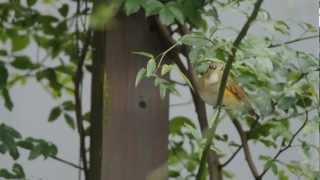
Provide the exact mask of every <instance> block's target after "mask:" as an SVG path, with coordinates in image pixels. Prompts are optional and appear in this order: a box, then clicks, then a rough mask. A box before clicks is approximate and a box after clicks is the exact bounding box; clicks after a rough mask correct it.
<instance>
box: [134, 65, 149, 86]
mask: <svg viewBox="0 0 320 180" xmlns="http://www.w3.org/2000/svg"><path fill="white" fill-rule="evenodd" d="M146 74H147V70H146V69H145V68H142V69H140V70H139V72H138V73H137V76H136V81H135V86H136V87H137V86H138V84H139V83H140V81H141V80H142V79H143V78H145V77H146Z"/></svg>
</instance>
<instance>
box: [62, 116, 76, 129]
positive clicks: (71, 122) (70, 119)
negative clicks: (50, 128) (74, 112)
mask: <svg viewBox="0 0 320 180" xmlns="http://www.w3.org/2000/svg"><path fill="white" fill-rule="evenodd" d="M64 119H65V121H66V123H67V124H68V126H69V127H70V128H71V129H75V128H76V126H75V124H74V119H73V117H71V116H70V115H69V114H66V113H65V114H64Z"/></svg>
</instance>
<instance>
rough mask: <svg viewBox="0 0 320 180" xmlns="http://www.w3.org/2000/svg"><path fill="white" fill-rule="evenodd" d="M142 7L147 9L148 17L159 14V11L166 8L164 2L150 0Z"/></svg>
mask: <svg viewBox="0 0 320 180" xmlns="http://www.w3.org/2000/svg"><path fill="white" fill-rule="evenodd" d="M142 6H143V8H144V9H145V12H146V16H151V15H155V14H158V13H159V11H160V10H161V9H162V8H163V7H164V5H163V4H162V2H160V1H158V0H148V1H146V2H145V3H143V4H142Z"/></svg>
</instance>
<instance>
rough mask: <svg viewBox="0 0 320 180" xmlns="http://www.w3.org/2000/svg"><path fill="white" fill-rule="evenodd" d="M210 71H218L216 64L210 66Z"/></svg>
mask: <svg viewBox="0 0 320 180" xmlns="http://www.w3.org/2000/svg"><path fill="white" fill-rule="evenodd" d="M209 69H212V70H215V69H217V66H216V65H215V64H210V65H209Z"/></svg>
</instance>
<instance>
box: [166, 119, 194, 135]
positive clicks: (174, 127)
mask: <svg viewBox="0 0 320 180" xmlns="http://www.w3.org/2000/svg"><path fill="white" fill-rule="evenodd" d="M187 125H188V126H191V127H193V128H195V125H194V124H193V122H192V121H191V120H190V119H189V118H187V117H184V116H177V117H174V118H173V119H171V120H170V125H169V130H170V134H179V133H180V132H181V129H182V127H188V126H187Z"/></svg>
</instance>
